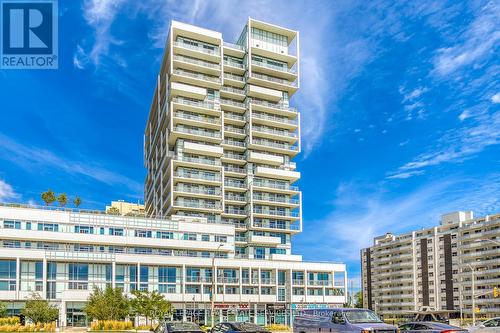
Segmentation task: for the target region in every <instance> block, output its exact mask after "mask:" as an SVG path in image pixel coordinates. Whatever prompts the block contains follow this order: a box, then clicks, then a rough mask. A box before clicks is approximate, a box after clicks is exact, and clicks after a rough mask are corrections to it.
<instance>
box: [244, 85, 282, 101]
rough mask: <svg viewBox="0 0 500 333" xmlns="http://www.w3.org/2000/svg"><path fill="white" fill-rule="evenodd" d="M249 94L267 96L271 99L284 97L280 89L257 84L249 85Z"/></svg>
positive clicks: (259, 96)
mask: <svg viewBox="0 0 500 333" xmlns="http://www.w3.org/2000/svg"><path fill="white" fill-rule="evenodd" d="M248 96H251V97H257V98H265V99H268V100H271V101H276V102H277V101H279V100H281V98H282V97H283V93H282V92H281V91H279V90H274V89H270V88H264V87H259V86H255V85H253V84H249V85H248Z"/></svg>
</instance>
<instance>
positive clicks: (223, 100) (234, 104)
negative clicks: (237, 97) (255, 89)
mask: <svg viewBox="0 0 500 333" xmlns="http://www.w3.org/2000/svg"><path fill="white" fill-rule="evenodd" d="M220 104H226V105H232V106H236V107H239V108H243V109H245V108H246V107H247V106H246V105H245V103H241V102H237V101H232V100H230V99H225V98H221V99H220Z"/></svg>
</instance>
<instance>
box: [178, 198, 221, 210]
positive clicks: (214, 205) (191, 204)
mask: <svg viewBox="0 0 500 333" xmlns="http://www.w3.org/2000/svg"><path fill="white" fill-rule="evenodd" d="M174 205H175V206H181V207H189V208H204V209H221V205H220V203H215V202H213V203H212V202H204V201H185V200H175V201H174Z"/></svg>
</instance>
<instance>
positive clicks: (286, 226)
mask: <svg viewBox="0 0 500 333" xmlns="http://www.w3.org/2000/svg"><path fill="white" fill-rule="evenodd" d="M253 226H254V227H256V228H267V229H277V230H299V229H300V226H299V225H298V224H294V223H292V224H291V223H290V222H288V221H286V222H285V221H279V222H270V221H254V222H253Z"/></svg>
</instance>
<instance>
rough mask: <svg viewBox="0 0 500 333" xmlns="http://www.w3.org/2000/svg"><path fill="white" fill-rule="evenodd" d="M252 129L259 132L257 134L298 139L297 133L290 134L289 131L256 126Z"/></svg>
mask: <svg viewBox="0 0 500 333" xmlns="http://www.w3.org/2000/svg"><path fill="white" fill-rule="evenodd" d="M252 129H253V130H254V131H257V132H262V133H269V134H275V135H281V136H286V137H289V138H296V137H297V133H294V132H290V131H287V130H280V129H275V128H270V127H265V126H256V125H254V126H252Z"/></svg>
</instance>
